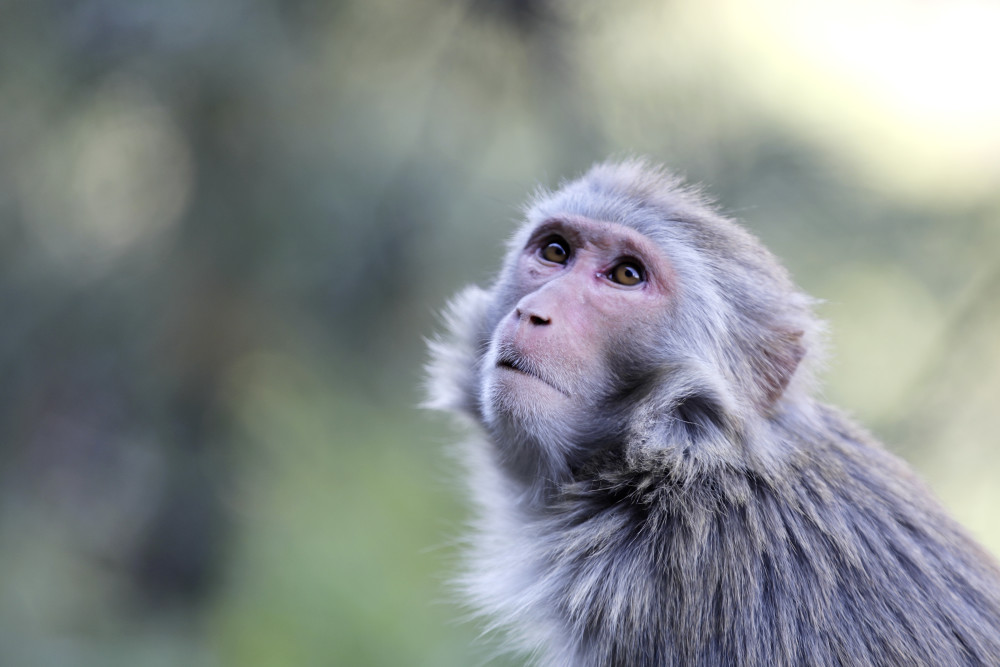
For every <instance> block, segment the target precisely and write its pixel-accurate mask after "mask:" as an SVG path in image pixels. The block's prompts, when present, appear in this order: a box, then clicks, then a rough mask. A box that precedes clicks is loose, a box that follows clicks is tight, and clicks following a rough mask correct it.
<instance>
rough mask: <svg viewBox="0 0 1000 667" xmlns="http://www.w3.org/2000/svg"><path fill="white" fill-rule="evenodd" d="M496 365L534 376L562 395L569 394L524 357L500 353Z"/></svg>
mask: <svg viewBox="0 0 1000 667" xmlns="http://www.w3.org/2000/svg"><path fill="white" fill-rule="evenodd" d="M496 366H497V368H506V369H507V370H509V371H514V372H515V373H520V374H521V375H527V376H528V377H532V378H535V379H536V380H539V381H541V382H544V383H545V384H547V385H549V386H550V387H552V388H553V389H555V390H556V391H558V392H559V393H560V394H562V395H563V396H569V395H570V394H569V392H568V391H566V390H565V389H563V388H562V387H560V386H559V385H557V384H556V383H554V382H552V380H550V379H548V378H547V377H545V376H544V375H542V374H541V373H539V372H538V371H537V370H536V369H535V367H534V365H533V364H531V363H530V362H528V361H526V360H525V359H522V358H520V357H517V356H515V355H512V354H510V353H504V354H502V355H501V356H500V358H499V359H497V363H496Z"/></svg>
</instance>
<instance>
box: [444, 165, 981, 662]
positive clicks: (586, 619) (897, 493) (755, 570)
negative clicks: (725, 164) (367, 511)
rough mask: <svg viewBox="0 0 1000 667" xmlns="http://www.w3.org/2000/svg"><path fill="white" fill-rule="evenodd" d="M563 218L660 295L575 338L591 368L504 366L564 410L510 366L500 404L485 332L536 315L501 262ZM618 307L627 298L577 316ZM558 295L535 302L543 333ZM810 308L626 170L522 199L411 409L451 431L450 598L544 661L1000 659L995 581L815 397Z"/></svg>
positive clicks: (746, 239)
mask: <svg viewBox="0 0 1000 667" xmlns="http://www.w3.org/2000/svg"><path fill="white" fill-rule="evenodd" d="M565 220H570V221H573V220H581V221H584V223H585V224H584V226H583V227H582V229H583V230H584V231H583V232H581V233H586V230H588V229H590V228H592V227H593V228H595V229H597V230H598V232H601V233H603V231H602V230H605V229H606V228H610V229H621V230H622V231H621V234H620V235H619V236H628V237H629V239H628V241H627V242H628V243H629V244H631V245H629V246H628V247H633V245H634V244H642V243H646V244H647V245H649V246H650V247H652V248H653V251H652V252H653V253H654V254H657V253H658V257H659V258H658V259H656V260H655V261H657V262H661V263H662V265H663V267H664V268H663V270H662V271H661V274H663V276H664V277H663V279H662V281H661V282H662V284H663V285H664V286H665V287H663V289H662V294H663V295H664V296H663V297H662V298H660V299H659V301H655V300H654V301H653V302H651V303H654V304H658V305H654V306H652V307H649V308H647V309H643V308H635V309H631V307H630V311H629V312H633V311H634V312H637V313H638V314H639V315H638V316H637V320H636V322H634V323H633V322H631V321H629V319H630V318H628V317H626V318H625V320H626V322H625V323H623V324H621V325H620V326H619V325H615V327H618V328H617V329H616V330H615V332H614V333H612V334H607V333H605V332H604V331H603V329H601V328H598V327H590V325H588V323H587V322H586V321H585V320H584V321H580V322H577V324H575V325H574V326H578V327H580V328H581V329H580V330H581V331H584V332H589V333H588V334H587V335H591V336H593V339H594V340H597V341H600V354H597V353H594V352H592V351H588V350H586V349H585V347H583V346H577V347H576V348H572V349H569V348H571V347H572V346H571V345H567V350H551V349H544V347H539V348H537V349H538V352H537V359H536V361H535V362H533V363H535V364H536V366H537V369H536V366H531V367H530V368H529V367H528V366H525V365H524V364H525V363H528V362H523V363H522V362H518V361H516V360H514V361H511V362H510V363H508V364H507V365H508V366H509V368H507V369H506V370H512V369H513V370H517V369H518V368H520V370H522V371H525V369H528V370H530V371H531V372H535V371H534V370H532V369H536V370H537V373H536V378H535V379H537V378H539V377H545V378H549V379H551V378H554V377H557V376H558V377H559V378H561V379H560V382H561V383H562V386H563V387H570V389H567V390H566V391H563V392H562V393H564V394H566V395H567V396H569V395H572V396H573V397H574V399H573V400H577V399H576V397H585V400H583V399H580V401H581V402H582V403H585V405H583V406H582V407H580V406H575V407H572V408H567V409H566V410H563V411H560V410H555V409H554V408H553V409H550V408H549V407H547V406H549V405H550V404H553V402H558V401H559V400H562V399H561V398H560V396H559V395H558V394H557V393H554V392H552V391H551V388H550V387H545V386H542V385H541V383H538V385H539V386H538V387H537V389H531V390H524V389H523V387H526V386H528V385H527V384H525V383H527V382H529V381H531V380H532V378H527V377H523V376H524V373H522V376H519V377H515V378H513V379H512V380H510V382H513V383H515V384H516V383H517V382H521V383H522V384H520V385H517V386H518V387H521V389H518V391H521V392H525V391H528V393H530V392H532V391H538V392H540V393H539V395H538V397H537V400H534V399H533V398H532V397H530V396H527V397H524V396H522V395H521V394H517V395H514V396H513V398H512V399H511V400H510V401H508V403H511V404H512V405H513V407H510V405H508V406H507V407H508V408H510V409H505V407H504V403H503V401H504V400H506V399H503V398H502V397H501V398H498V397H497V393H496V392H495V391H492V390H491V389H490V388H489V386H487V385H489V383H490V380H488V379H484V378H489V377H491V373H500V372H501V371H500V370H496V368H499V367H500V366H502V365H503V364H504V363H505V362H504V361H503V358H504V357H503V355H504V354H505V352H504V351H503V349H502V348H503V345H502V344H501V343H497V338H498V336H499V334H498V333H497V332H498V331H499V330H500V329H502V328H503V327H504V326H509V327H515V326H517V323H516V322H515V323H513V324H505V322H507V320H508V319H510V318H516V317H517V316H520V315H521V314H522V306H521V304H522V302H524V300H525V299H529V298H534V297H532V295H531V293H530V292H531V289H532V288H525V287H523V286H521V287H519V285H521V284H522V283H523V282H524V281H525V280H535V278H532V277H529V278H522V277H519V275H518V274H519V272H523V271H524V269H523V267H524V266H525V265H524V264H523V262H524V261H529V262H530V261H534V260H532V259H531V258H532V257H534V256H535V255H537V252H535V251H531V252H534V253H535V255H532V254H531V253H530V252H529V253H528V254H527V255H525V256H527V257H528V260H522V259H519V257H520V256H521V255H524V254H525V252H524V248H526V247H528V246H530V244H531V243H532V240H531V239H532V234H535V233H536V231H535V230H537V229H539V228H540V226H543V225H545V224H547V223H548V222H551V221H557V222H559V223H560V224H561V222H560V221H565ZM605 223H613V226H612V227H608V226H607V225H605ZM581 224H583V223H581ZM587 225H589V227H588V226H587ZM595 225H596V227H595ZM574 233H575V232H574ZM616 233H617V232H616ZM633 237H637V238H636V239H633ZM614 238H618V236H615V237H614ZM633 241H634V243H633ZM615 242H617V241H615ZM594 247H595V248H597V250H596V251H600V247H602V246H600V244H598V245H595V246H594ZM544 252H546V253H551V252H555V253H556V254H555V255H551V256H552V257H556V258H557V260H559V259H560V258H561V256H560V254H559V253H562V252H563V250H561V249H560V248H555V249H554V250H553V251H549V250H544ZM570 252H573V251H572V250H571V251H570ZM580 252H581V253H582V250H581V251H580ZM547 256H550V255H546V257H547ZM582 256H583V255H582V254H581V257H582ZM581 261H582V260H581ZM549 264H551V262H549V263H548V264H545V265H544V266H543V267H542V270H544V271H562V270H564V265H563V264H560V263H559V261H556V263H555V264H554V265H553V267H554V268H553V267H550V266H549ZM530 266H534V265H533V264H532V265H530ZM531 271H532V272H534V271H535V269H534V268H532V269H531ZM545 275H546V276H547V275H549V274H545ZM553 275H556V274H553ZM623 275H624V274H623ZM519 281H520V282H519ZM543 282H544V281H543ZM534 284H535V283H532V285H534ZM612 287H615V288H618V287H620V285H613V286H612ZM619 294H621V295H622V296H623V297H631V296H633V294H634V293H633V292H628V293H626V290H619V291H618V292H615V293H614V294H613V295H611V296H610V297H608V299H609V300H608V301H606V302H605V301H602V302H600V303H599V304H598V305H599V307H600V308H618V307H619V306H617V305H616V304H615V303H614V299H616V298H617V296H618V295H619ZM574 298H575V297H573V296H572V295H570V298H568V299H567V298H565V297H562V298H560V299H559V301H558V303H556V305H554V306H553V308H554V307H557V306H558V307H560V308H563V307H564V308H566V309H567V310H566V311H565V312H566V313H567V315H566V317H564V318H563V319H566V318H567V317H571V316H572V317H575V315H574V311H573V310H571V309H572V308H574V307H575V306H574V305H573V303H568V302H572V301H574ZM583 300H584V296H581V298H580V303H583ZM812 305H813V304H812V301H811V299H809V298H808V297H807V296H805V295H804V294H803V293H801V292H800V291H799V290H798V289H797V288H796V287H795V286H794V285H793V284H792V282H791V280H790V278H789V277H788V274H787V273H786V272H785V270H784V269H783V268H782V267H781V266H780V265H779V264H778V262H777V261H776V260H775V259H774V258H773V256H772V255H771V254H770V253H769V252H768V251H767V250H766V249H765V248H764V247H763V246H762V245H761V244H760V243H759V242H758V241H757V240H756V239H755V238H754V237H752V236H751V235H750V234H749V233H748V232H746V231H745V230H743V229H742V228H741V227H739V226H738V225H737V224H735V223H734V222H733V221H731V220H728V219H726V218H725V217H723V216H722V215H720V214H719V213H718V212H717V211H716V210H714V209H713V208H712V206H711V205H710V204H709V203H707V202H706V201H705V199H704V198H703V197H702V196H701V195H700V194H699V193H698V192H697V191H696V190H694V189H692V188H689V187H686V186H684V185H683V184H682V183H681V182H680V181H679V180H678V179H676V178H674V177H672V176H671V175H669V174H668V173H666V172H664V171H662V170H660V169H658V168H654V167H651V166H650V165H649V164H648V163H645V162H642V161H627V162H623V163H605V164H599V165H597V166H595V167H593V168H592V169H591V170H590V171H589V172H588V173H586V174H585V175H584V176H583V177H582V178H580V179H578V180H576V181H572V182H569V183H566V184H564V185H563V187H562V188H561V189H559V190H558V191H556V192H554V193H549V192H542V193H540V194H539V195H537V196H536V198H535V200H534V202H533V203H532V204H530V206H529V207H528V208H527V212H526V222H525V223H524V225H523V226H522V228H521V229H520V230H519V231H518V232H517V233H516V235H515V236H514V238H513V239H512V241H511V244H510V250H509V253H508V256H507V259H506V260H505V262H504V266H503V268H502V270H501V272H500V275H499V277H498V279H497V281H496V283H495V284H494V285H493V286H492V287H490V288H489V289H487V290H484V289H480V288H478V287H468V288H466V289H465V290H464V291H463V292H461V293H460V294H459V295H458V296H457V297H456V298H455V299H454V300H453V301H452V302H451V304H450V306H449V308H448V310H447V312H446V315H445V319H446V324H447V327H448V331H447V332H446V333H445V334H444V335H442V336H441V337H440V338H438V339H436V340H435V341H433V342H432V343H431V362H430V364H429V376H430V379H429V397H430V398H429V399H428V405H429V406H430V407H433V408H437V409H442V410H448V411H451V412H455V413H458V414H460V415H464V416H465V417H467V418H468V421H470V422H471V424H472V435H470V437H469V440H468V442H466V443H465V444H464V446H463V448H462V450H461V451H462V456H463V459H464V464H465V470H466V472H467V475H468V485H469V488H470V490H471V494H472V496H473V498H474V500H475V506H476V508H477V511H476V515H475V518H474V526H473V530H472V531H471V533H472V536H471V538H470V540H469V546H468V553H467V568H466V570H465V574H464V575H463V576H462V577H461V579H460V581H459V584H460V586H461V588H462V590H463V593H464V594H465V596H466V598H467V600H468V601H469V603H470V604H471V605H472V607H473V608H474V609H475V610H476V611H477V612H478V613H479V614H481V615H482V617H483V618H484V619H486V622H487V624H488V627H489V629H491V630H497V631H500V632H502V633H503V634H504V636H505V637H506V638H507V640H508V643H507V646H508V647H509V648H511V649H512V650H515V651H520V652H524V653H525V654H527V655H529V656H530V659H531V660H532V662H533V663H537V664H541V665H549V666H563V667H590V666H599V665H600V666H622V667H633V666H634V667H641V666H650V667H652V666H657V667H660V666H667V665H692V666H693V665H699V666H701V665H704V666H706V667H709V666H711V667H718V666H725V665H734V666H735V665H740V666H743V665H747V666H755V665H760V666H765V665H766V666H782V665H788V666H793V665H795V666H797V665H823V666H825V665H845V666H847V665H949V666H953V665H1000V568H998V566H997V564H996V562H995V561H994V560H993V559H992V558H991V557H990V556H989V555H988V554H987V553H986V552H985V551H984V550H983V549H982V548H981V547H980V546H979V545H977V544H976V543H975V542H974V541H973V540H972V539H971V538H970V537H969V536H968V535H967V534H966V533H965V532H964V531H963V529H962V528H961V527H960V526H959V525H957V523H956V522H955V521H954V520H953V519H951V518H950V517H949V516H948V515H947V513H946V512H945V510H944V509H943V508H942V507H941V506H940V505H939V503H938V502H937V501H936V500H935V499H934V498H933V497H932V495H931V494H930V492H929V491H928V490H927V488H926V487H925V486H924V484H923V483H922V482H921V481H920V480H918V479H917V477H916V476H915V475H914V473H913V472H912V471H911V470H910V469H909V468H908V467H907V466H906V464H904V463H903V462H902V461H900V460H899V459H897V458H896V457H895V456H893V455H892V454H890V453H888V452H887V451H886V450H884V449H883V448H882V447H881V446H880V445H879V444H878V443H877V442H875V441H874V440H873V439H872V437H871V436H870V435H868V434H867V433H866V432H864V431H863V430H862V429H860V428H859V427H858V426H856V425H855V424H853V423H852V422H851V420H850V419H848V418H847V417H846V416H845V415H843V414H842V413H840V412H838V411H837V410H835V409H833V408H831V407H828V406H826V405H824V404H822V403H821V402H819V401H818V400H817V399H815V398H814V397H813V396H812V391H811V390H812V389H813V382H812V373H811V370H812V369H813V368H814V367H815V366H816V364H817V361H816V360H817V358H818V357H819V356H820V353H819V350H820V348H821V339H822V327H821V325H820V323H819V322H818V320H817V319H816V318H815V316H814V315H813V313H812ZM644 308H645V307H644ZM561 312H562V311H560V313H561ZM617 312H618V311H615V313H617ZM620 319H621V318H617V319H615V320H609V321H619V320H620ZM530 324H536V325H541V324H546V325H549V324H551V326H552V327H554V326H556V325H557V324H559V322H550V321H549V320H548V319H546V318H545V317H544V316H542V315H537V316H533V319H532V321H531V323H529V324H525V325H523V326H530ZM550 330H551V331H555V329H554V328H550V329H549V330H545V331H544V333H545V334H546V335H548V333H549V331H550ZM511 331H513V329H511ZM538 331H542V329H541V328H539V329H538ZM529 333H530V332H529ZM511 335H513V334H511ZM576 338H577V336H576V334H575V333H574V334H573V335H572V336H567V338H566V340H568V341H570V342H572V341H573V340H576ZM532 340H535V339H532ZM538 340H541V339H538ZM577 348H579V349H580V352H579V354H580V355H582V356H581V357H580V358H581V359H584V362H581V361H580V359H577V358H575V357H573V354H576V352H574V350H576V349H577ZM532 349H533V350H534V349H536V348H532ZM563 354H565V355H568V356H567V358H565V359H564V358H563V357H562V356H560V355H563ZM538 360H540V361H538ZM588 360H589V361H588ZM519 364H520V365H519ZM494 367H496V368H494ZM578 367H582V370H581V369H580V368H578ZM591 367H593V368H598V367H599V368H600V371H592V370H591ZM501 370H502V369H501ZM590 373H595V374H596V375H597V377H598V380H597V381H590V380H589V379H588V377H589V375H588V374H590ZM560 374H561V375H560ZM551 384H552V385H553V386H556V385H557V384H558V383H556V382H553V383H551ZM511 386H513V385H511ZM557 388H558V386H557ZM546 392H549V393H546ZM515 394H516V392H515ZM550 394H551V395H550ZM519 397H520V398H519ZM567 400H569V399H567ZM578 408H579V409H578Z"/></svg>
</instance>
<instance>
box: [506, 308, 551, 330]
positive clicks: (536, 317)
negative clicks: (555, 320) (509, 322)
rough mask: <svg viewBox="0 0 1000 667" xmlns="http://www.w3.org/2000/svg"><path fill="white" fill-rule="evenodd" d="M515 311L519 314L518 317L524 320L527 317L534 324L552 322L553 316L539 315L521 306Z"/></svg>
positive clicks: (539, 324) (541, 324)
mask: <svg viewBox="0 0 1000 667" xmlns="http://www.w3.org/2000/svg"><path fill="white" fill-rule="evenodd" d="M515 313H516V314H517V319H518V320H522V321H523V320H525V319H527V320H528V322H529V323H531V324H534V325H535V326H543V325H545V324H552V318H551V317H544V316H542V315H539V314H537V313H532V312H529V311H525V310H522V309H521V308H516V309H515Z"/></svg>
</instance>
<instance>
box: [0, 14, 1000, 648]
mask: <svg viewBox="0 0 1000 667" xmlns="http://www.w3.org/2000/svg"><path fill="white" fill-rule="evenodd" d="M998 28H1000V14H998V11H997V10H996V9H995V8H994V7H993V5H992V4H990V3H987V2H981V3H978V2H971V1H967V2H958V3H953V2H952V3H944V2H940V3H938V2H927V3H912V4H910V3H896V2H889V0H879V1H878V2H875V3H871V2H860V0H858V1H857V2H844V1H842V2H838V3H829V4H826V3H821V2H818V1H816V2H792V1H791V0H769V1H767V2H760V3H744V2H737V1H736V0H722V1H720V2H711V3H662V2H652V1H650V2H641V1H639V0H630V1H628V2H624V3H600V2H589V1H585V2H580V3H566V2H555V1H554V0H421V1H420V2H413V3H399V2H389V1H387V0H367V1H366V2H361V1H359V0H337V1H335V2H320V1H319V0H292V1H287V0H283V1H280V2H279V1H277V0H255V1H253V2H236V1H235V0H221V1H219V2H211V3H202V2H193V1H184V0H182V1H180V2H169V3H168V2H154V1H153V0H81V1H78V2H62V1H60V0H42V1H40V2H4V3H0V373H2V375H0V377H2V382H0V475H2V482H3V483H2V486H0V501H2V502H0V664H3V665H70V666H76V665H94V666H97V665H101V666H106V665H130V666H131V665H194V666H199V665H205V666H209V665H211V666H214V665H239V666H240V667H253V666H254V665H260V666H262V667H263V666H270V665H435V666H444V665H469V664H479V663H481V662H482V661H484V660H485V659H487V658H488V657H489V656H490V649H489V645H488V644H483V643H482V642H480V641H479V640H478V639H477V629H476V627H475V626H474V625H470V624H464V625H463V624H458V623H457V622H456V621H457V620H458V619H460V618H461V617H462V615H463V612H462V610H461V609H460V608H459V607H457V606H456V605H455V604H454V603H453V602H452V601H451V596H450V593H449V591H448V588H447V586H446V584H445V581H446V580H447V577H448V575H449V572H450V571H451V570H452V567H453V563H454V557H455V549H454V546H453V544H454V538H455V536H456V535H457V534H458V533H459V532H460V525H461V522H462V520H463V519H464V518H465V517H466V508H465V506H464V502H463V500H462V498H461V496H460V494H459V493H458V492H457V491H456V490H455V489H454V488H453V485H452V481H451V480H452V479H453V472H454V471H453V470H452V466H451V465H450V463H449V462H448V460H447V457H446V456H445V454H444V449H445V444H446V443H447V442H449V441H450V440H451V439H452V435H451V433H450V429H449V428H448V424H446V423H445V420H443V419H441V418H438V417H435V416H432V415H427V414H423V413H421V412H420V411H418V410H417V409H416V408H415V407H414V406H415V405H416V404H417V403H418V402H419V400H420V381H421V379H420V378H421V371H420V366H421V363H422V359H423V354H424V352H423V344H424V343H423V341H424V339H425V338H426V337H428V336H430V335H432V332H433V331H434V329H435V328H436V326H437V325H438V322H437V321H436V320H435V315H434V313H435V312H436V311H438V310H439V309H440V308H441V306H442V305H443V304H444V301H445V299H446V298H447V295H449V294H450V293H452V292H454V291H455V290H456V289H457V288H459V287H460V286H461V285H462V284H463V283H465V282H467V281H480V282H483V281H485V280H488V279H489V276H490V274H491V272H492V271H493V270H494V268H495V267H496V266H497V264H498V258H499V255H500V253H501V252H502V241H503V239H504V238H505V237H506V236H507V234H508V232H509V231H510V229H511V228H512V221H513V220H515V219H516V218H517V217H518V215H519V209H518V206H519V205H520V203H521V202H522V201H523V200H524V198H525V196H526V195H527V194H528V193H529V192H530V191H531V190H532V189H533V188H534V187H535V183H536V182H538V181H541V182H542V183H543V184H545V185H548V186H554V185H556V184H557V183H558V180H559V179H560V178H561V177H564V176H569V175H572V174H574V173H576V172H578V171H579V170H581V169H583V168H585V167H586V166H587V165H589V164H590V163H591V162H593V161H595V160H597V159H601V158H603V157H605V156H607V155H618V156H621V155H629V154H646V155H649V156H651V157H652V158H653V159H655V160H658V161H664V162H666V163H667V164H669V165H671V166H672V167H673V168H675V169H677V170H679V171H681V172H683V173H686V174H687V175H688V176H689V177H690V178H691V179H692V180H699V181H705V182H706V183H707V184H708V185H709V190H710V191H711V192H713V193H714V194H715V195H716V196H717V197H718V199H719V200H720V201H721V202H723V203H724V205H725V206H726V207H727V210H729V211H732V212H733V213H734V214H736V215H738V216H740V217H742V218H743V219H745V220H746V221H747V223H748V225H749V226H750V227H751V228H752V229H754V230H755V231H756V232H757V233H758V234H760V235H761V236H762V237H763V238H764V240H765V241H766V242H767V243H768V244H769V245H770V246H771V247H772V248H773V249H774V250H775V251H776V253H777V254H779V255H780V256H782V257H783V258H785V260H786V262H787V264H788V265H789V267H790V268H791V269H792V271H793V273H794V275H795V276H796V278H797V279H798V280H799V282H800V283H802V284H803V285H804V286H805V287H806V288H807V289H808V290H809V291H810V292H812V293H813V294H815V295H816V296H818V297H820V298H822V299H823V300H825V305H823V306H822V307H821V310H822V314H823V315H824V316H825V317H827V318H828V319H829V320H830V321H831V347H832V349H833V357H832V358H833V361H832V362H831V364H830V368H829V372H828V373H827V376H828V380H829V383H828V389H827V391H826V393H827V396H828V397H829V398H830V399H831V400H833V401H834V402H837V403H840V404H842V405H845V406H847V407H848V408H850V409H852V410H853V411H854V412H855V413H857V414H858V415H859V416H860V417H861V418H863V420H864V421H865V422H866V423H867V424H868V425H869V426H871V427H872V428H874V429H875V430H876V431H877V432H878V433H879V434H880V435H881V436H883V437H884V438H885V439H886V440H887V441H888V443H889V446H890V447H891V448H893V449H894V450H896V451H898V452H900V453H901V454H903V455H904V456H906V457H908V458H909V459H911V460H912V461H914V462H915V464H916V465H917V466H918V467H919V468H920V469H921V470H922V471H923V472H924V474H925V475H926V476H927V477H928V478H929V480H930V482H931V483H932V485H933V486H934V487H935V489H936V490H937V491H938V493H939V494H940V495H941V496H942V498H943V499H944V500H945V502H946V503H947V504H948V505H949V506H950V507H951V508H952V509H953V511H954V512H955V513H956V514H957V515H958V516H959V517H960V518H961V519H962V520H963V521H964V522H965V523H966V524H967V525H968V526H970V528H971V529H972V530H973V531H974V532H975V533H976V534H977V535H978V537H980V538H981V539H982V540H983V541H984V542H985V543H986V544H987V545H988V546H989V547H990V548H991V549H992V550H993V551H994V552H1000V530H998V529H997V526H996V522H995V519H994V518H993V516H992V515H993V513H994V512H993V510H994V508H995V507H997V505H998V503H1000V491H998V490H997V489H998V488H1000V485H998V484H997V482H998V480H1000V454H998V451H1000V447H998V444H1000V443H998V442H997V436H996V434H997V433H998V432H1000V410H998V409H997V404H998V398H1000V338H998V337H997V335H996V331H997V329H998V327H1000V194H998V193H1000V187H997V186H998V185H1000V122H998V120H997V119H998V118H1000V95H998V93H997V87H996V86H994V85H992V84H991V83H990V82H991V81H992V80H993V79H994V78H995V72H993V71H992V70H993V64H994V63H996V62H997V60H998V58H1000V54H998V52H997V47H996V46H995V45H994V42H995V40H994V38H993V35H995V32H996V30H997V29H998ZM932 46H933V47H934V48H931V47H932Z"/></svg>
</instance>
